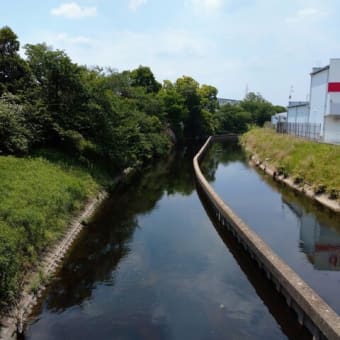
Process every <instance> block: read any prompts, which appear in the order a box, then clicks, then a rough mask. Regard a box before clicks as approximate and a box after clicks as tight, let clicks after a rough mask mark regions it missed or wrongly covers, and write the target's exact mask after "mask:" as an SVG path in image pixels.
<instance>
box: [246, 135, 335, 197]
mask: <svg viewBox="0 0 340 340" xmlns="http://www.w3.org/2000/svg"><path fill="white" fill-rule="evenodd" d="M241 143H242V144H243V145H245V146H246V148H247V149H248V150H249V151H250V152H251V153H255V154H257V155H258V156H259V157H260V158H261V159H262V160H265V159H268V162H269V163H271V164H273V165H274V166H275V167H276V168H283V169H284V171H285V172H286V173H287V174H288V175H289V176H291V177H292V178H294V179H296V178H299V179H300V180H302V183H306V184H309V185H311V186H312V187H313V188H314V190H318V189H319V188H322V187H324V188H325V189H326V192H327V193H332V194H333V195H334V194H335V195H336V194H338V193H339V192H340V146H337V145H328V144H320V143H315V142H312V141H306V140H303V139H299V138H296V137H293V136H289V135H280V134H277V133H276V132H275V131H273V130H272V129H268V128H264V129H259V128H256V129H253V130H250V131H249V132H247V133H246V134H244V135H243V136H242V138H241Z"/></svg>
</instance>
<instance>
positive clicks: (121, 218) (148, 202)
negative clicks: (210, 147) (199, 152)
mask: <svg viewBox="0 0 340 340" xmlns="http://www.w3.org/2000/svg"><path fill="white" fill-rule="evenodd" d="M195 151H196V150H194V149H189V150H186V152H178V153H176V154H174V155H173V156H172V157H171V158H170V159H169V160H168V161H161V162H158V163H156V164H154V166H153V167H152V168H150V169H148V170H145V171H143V172H141V173H138V174H136V175H134V176H132V177H131V178H129V179H128V180H127V181H125V182H123V183H120V185H119V186H118V187H117V190H115V192H114V193H113V194H112V195H111V197H110V198H109V199H108V200H107V201H106V202H105V203H104V205H103V206H102V208H101V209H100V211H99V212H98V213H97V214H96V216H95V218H94V220H93V222H92V223H91V224H90V225H89V226H88V227H87V228H86V231H85V232H84V233H83V234H82V236H81V237H80V239H79V241H78V242H77V244H76V245H75V246H74V247H73V249H72V251H71V253H70V255H69V259H68V261H65V264H64V266H63V268H62V269H61V272H60V273H59V275H58V278H57V279H56V280H55V282H54V283H53V285H52V286H51V289H50V291H49V293H48V296H47V306H48V308H49V309H52V310H57V311H60V310H63V309H66V308H68V307H70V306H73V305H79V304H81V303H82V302H83V301H84V300H85V299H88V298H90V297H91V295H92V290H93V289H94V287H95V285H96V284H97V282H107V284H110V285H111V284H112V285H113V284H114V277H113V272H114V270H115V268H116V267H117V265H118V264H119V262H120V261H121V259H122V258H124V257H125V256H126V255H127V254H128V253H129V251H130V249H129V242H130V240H131V238H132V236H133V233H134V231H135V228H136V227H137V226H138V221H137V215H138V214H144V213H147V212H150V211H151V210H153V209H154V208H155V206H156V204H157V202H158V201H159V200H160V199H161V197H162V196H163V194H164V192H167V193H168V194H170V195H171V194H175V193H177V192H178V193H181V194H183V195H190V194H191V193H192V191H193V190H194V188H195V184H194V179H193V173H192V157H193V154H194V152H195Z"/></svg>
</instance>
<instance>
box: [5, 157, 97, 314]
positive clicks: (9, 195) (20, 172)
mask: <svg viewBox="0 0 340 340" xmlns="http://www.w3.org/2000/svg"><path fill="white" fill-rule="evenodd" d="M98 190H99V185H98V184H97V183H96V181H95V180H94V179H93V178H92V177H91V176H90V175H89V174H88V172H87V171H86V170H84V169H81V168H80V167H77V166H69V165H67V164H66V163H64V164H63V165H62V164H60V163H58V162H52V161H48V160H47V159H45V158H42V157H35V158H16V157H13V156H0V301H2V302H4V301H6V302H8V301H10V300H11V299H12V298H15V296H16V294H17V292H18V290H19V288H20V282H21V280H22V278H23V275H24V274H25V272H27V271H28V270H29V269H30V268H31V267H32V265H33V264H34V263H35V262H36V261H37V259H38V258H39V255H40V254H41V252H42V251H43V250H44V249H46V247H48V246H49V245H50V244H52V243H53V242H54V241H55V240H57V239H58V238H60V237H61V235H62V233H63V231H64V230H65V228H66V226H67V225H68V223H69V221H70V219H71V217H72V216H73V215H74V214H75V213H76V212H77V211H79V210H80V209H81V208H82V206H83V205H84V202H85V201H86V199H87V198H89V197H90V196H93V195H94V194H95V193H96V192H97V191H98ZM0 307H1V306H0Z"/></svg>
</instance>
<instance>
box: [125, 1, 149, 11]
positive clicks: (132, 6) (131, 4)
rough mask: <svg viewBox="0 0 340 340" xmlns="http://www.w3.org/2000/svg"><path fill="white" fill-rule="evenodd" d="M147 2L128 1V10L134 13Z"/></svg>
mask: <svg viewBox="0 0 340 340" xmlns="http://www.w3.org/2000/svg"><path fill="white" fill-rule="evenodd" d="M147 2H148V0H130V1H129V9H130V10H131V11H134V12H135V11H137V9H138V8H139V7H140V6H143V5H145V4H146V3H147Z"/></svg>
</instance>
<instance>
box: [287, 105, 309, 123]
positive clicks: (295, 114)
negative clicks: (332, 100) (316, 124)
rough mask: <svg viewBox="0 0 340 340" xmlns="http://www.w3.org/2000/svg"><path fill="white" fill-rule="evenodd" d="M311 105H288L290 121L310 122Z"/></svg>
mask: <svg viewBox="0 0 340 340" xmlns="http://www.w3.org/2000/svg"><path fill="white" fill-rule="evenodd" d="M308 116H309V106H308V104H305V105H298V106H288V123H308Z"/></svg>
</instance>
